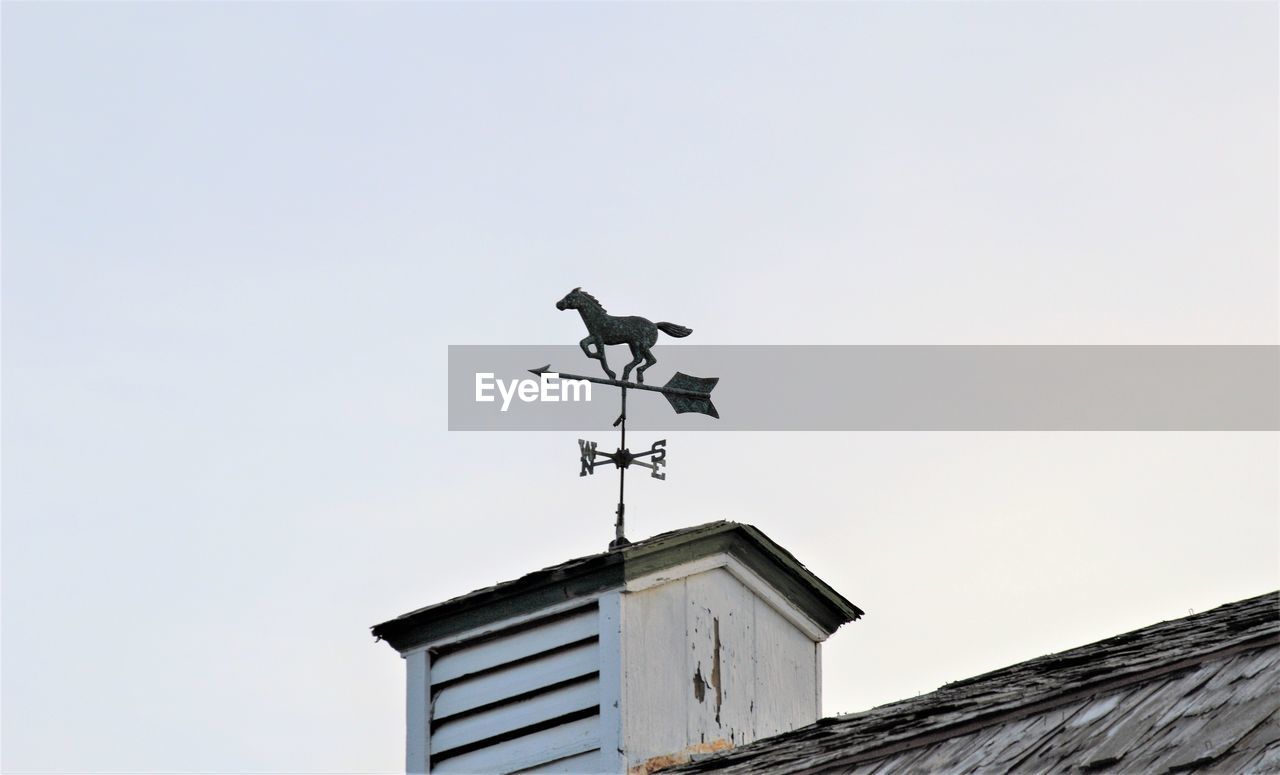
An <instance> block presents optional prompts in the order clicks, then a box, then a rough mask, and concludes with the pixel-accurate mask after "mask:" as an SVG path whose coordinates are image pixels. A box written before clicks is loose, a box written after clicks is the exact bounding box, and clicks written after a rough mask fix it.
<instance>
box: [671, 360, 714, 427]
mask: <svg viewBox="0 0 1280 775" xmlns="http://www.w3.org/2000/svg"><path fill="white" fill-rule="evenodd" d="M718 382H720V378H719V377H692V376H689V375H688V374H683V373H681V372H678V371H677V372H676V373H675V376H673V377H672V378H671V379H669V380H667V384H665V385H663V387H666V388H675V389H677V390H685V391H689V392H691V393H699V394H701V395H698V396H690V395H685V394H681V393H667V392H663V394H662V395H664V396H666V398H667V402H668V403H670V404H671V408H672V409H674V410H676V414H685V413H686V412H696V413H698V414H706V415H710V416H712V417H715V418H717V419H719V417H720V413H719V412H717V411H716V405H715V404H713V403H711V391H712V390H714V389H715V386H716V384H717V383H718Z"/></svg>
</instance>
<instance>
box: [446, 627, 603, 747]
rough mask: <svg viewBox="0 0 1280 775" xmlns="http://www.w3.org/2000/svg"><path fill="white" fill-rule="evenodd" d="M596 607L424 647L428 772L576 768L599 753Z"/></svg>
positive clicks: (598, 663)
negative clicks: (427, 659) (428, 695)
mask: <svg viewBox="0 0 1280 775" xmlns="http://www.w3.org/2000/svg"><path fill="white" fill-rule="evenodd" d="M599 633H600V617H599V611H598V607H597V605H596V603H594V602H593V603H591V604H589V605H586V606H583V607H580V608H575V609H573V610H571V611H566V612H563V613H559V614H556V615H554V616H548V617H543V618H539V619H536V620H533V621H530V622H525V623H523V624H520V625H516V626H513V627H509V628H506V629H503V630H499V631H497V632H494V633H490V634H486V635H484V636H482V637H478V638H473V639H470V640H465V641H462V642H459V643H454V644H449V645H448V646H443V647H439V648H436V649H433V650H432V651H431V668H430V671H431V672H430V681H431V715H430V730H431V738H430V739H431V742H430V745H431V771H432V772H517V771H523V770H530V769H541V768H543V767H544V766H547V767H548V768H549V769H552V770H557V771H568V770H578V771H582V770H581V769H580V768H582V767H587V768H588V769H589V768H590V766H591V765H592V764H593V763H594V762H595V760H596V756H597V754H595V753H593V752H596V751H598V749H599V748H600V637H599Z"/></svg>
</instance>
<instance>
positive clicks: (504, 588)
mask: <svg viewBox="0 0 1280 775" xmlns="http://www.w3.org/2000/svg"><path fill="white" fill-rule="evenodd" d="M861 615H862V611H861V610H859V609H858V607H857V606H855V605H853V604H852V603H850V602H849V601H848V600H846V599H845V598H844V597H842V596H841V595H840V594H839V593H837V592H836V591H835V590H833V589H832V588H831V587H829V586H827V585H826V584H825V583H824V582H823V581H822V580H820V579H819V578H818V577H817V576H814V575H813V574H812V573H810V572H809V571H808V570H807V569H806V568H805V567H804V566H803V565H801V564H800V563H799V562H798V561H797V560H796V559H795V558H794V557H792V556H791V555H790V554H789V553H788V552H787V551H786V550H784V549H782V548H781V547H780V546H778V545H777V544H775V543H774V542H773V541H771V540H770V539H769V538H768V537H766V536H765V535H764V534H763V533H761V532H760V531H759V530H756V529H755V528H754V527H751V526H750V525H742V524H738V523H733V522H714V523H710V524H707V525H700V526H698V527H694V528H688V529H685V530H679V531H675V532H672V533H665V534H663V535H659V536H655V537H653V538H650V539H647V540H645V541H641V542H638V543H634V544H630V545H628V546H624V547H622V548H620V549H615V550H612V551H609V552H606V553H603V554H598V555H593V556H590V557H584V558H581V559H577V560H571V561H569V562H566V563H564V564H561V565H557V566H555V567H552V568H547V569H544V570H540V571H536V572H534V573H530V574H528V575H527V576H524V577H522V578H520V579H517V580H516V581H511V582H505V583H502V584H498V585H496V586H494V587H489V588H487V589H482V590H477V591H475V592H471V593H469V594H467V595H463V596H462V597H458V598H454V599H453V600H449V601H446V602H444V603H440V604H437V605H433V606H429V607H427V608H422V609H419V610H417V611H414V612H412V613H408V614H405V615H404V616H400V617H398V618H396V619H392V620H391V621H388V622H384V623H382V624H379V625H376V626H375V627H374V628H373V633H374V635H375V636H377V637H378V638H380V639H383V640H386V641H387V642H388V643H390V644H391V645H392V646H393V647H394V648H395V649H396V650H397V651H399V652H400V654H401V656H403V657H404V659H405V662H406V667H407V669H406V679H407V680H406V684H407V685H406V697H407V705H406V714H405V716H406V746H405V751H406V755H405V769H406V771H408V772H413V773H419V772H432V773H437V772H438V773H450V772H457V773H479V772H484V773H499V772H502V773H505V772H580V773H608V772H612V773H624V772H626V773H647V772H652V771H654V770H656V769H659V768H661V767H665V766H670V765H672V764H676V763H679V762H683V761H687V760H689V759H690V758H691V757H693V756H696V755H697V754H699V753H707V752H711V751H718V750H723V749H725V748H730V747H733V746H736V745H741V744H743V743H747V742H751V741H752V740H756V739H758V738H761V737H767V736H769V735H774V734H778V733H780V732H786V731H788V730H791V729H795V728H797V727H801V726H804V725H806V724H811V723H813V722H814V721H816V720H817V719H818V718H819V717H820V716H821V714H822V707H821V705H822V701H821V689H822V680H821V665H822V660H821V648H822V646H821V644H822V641H824V640H825V639H826V638H827V636H828V635H830V634H831V633H832V632H833V631H835V629H836V628H837V627H839V626H840V625H841V624H844V623H845V622H848V621H852V620H854V619H857V618H858V617H859V616H861Z"/></svg>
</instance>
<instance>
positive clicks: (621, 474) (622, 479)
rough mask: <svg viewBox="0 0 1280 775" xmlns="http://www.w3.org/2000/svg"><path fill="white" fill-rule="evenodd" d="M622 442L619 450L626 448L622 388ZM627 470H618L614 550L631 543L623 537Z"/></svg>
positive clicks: (625, 413)
mask: <svg viewBox="0 0 1280 775" xmlns="http://www.w3.org/2000/svg"><path fill="white" fill-rule="evenodd" d="M621 419H622V423H621V425H622V441H621V443H620V444H619V447H620V448H621V449H626V448H627V389H626V388H625V387H624V388H622V415H621ZM626 484H627V469H626V467H625V466H623V467H620V468H619V469H618V521H617V522H616V523H615V524H614V539H613V541H612V542H611V543H610V544H609V548H611V549H614V548H617V547H619V546H626V545H627V544H629V543H631V542H630V541H628V540H627V537H626V535H624V529H625V514H626V510H627V506H626V503H625V499H624V497H623V495H624V494H625V492H626Z"/></svg>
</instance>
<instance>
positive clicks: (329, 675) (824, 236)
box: [0, 2, 1280, 772]
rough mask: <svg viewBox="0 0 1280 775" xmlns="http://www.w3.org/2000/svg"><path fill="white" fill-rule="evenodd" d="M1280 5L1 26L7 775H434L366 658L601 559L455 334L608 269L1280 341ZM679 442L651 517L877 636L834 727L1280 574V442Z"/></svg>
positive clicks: (618, 289) (394, 9)
mask: <svg viewBox="0 0 1280 775" xmlns="http://www.w3.org/2000/svg"><path fill="white" fill-rule="evenodd" d="M1278 22H1280V20H1278V13H1277V4H1276V3H1274V2H1271V3H1248V4H1246V3H1224V2H1214V3H1192V2H1184V3H1176V4H1160V3H1103V2H1096V3H1080V4H1066V5H1063V4H1039V3H990V4H963V3H955V4H935V3H930V4H869V3H868V4H856V3H823V4H783V3H772V4H735V3H714V4H711V3H708V4H674V3H666V4H644V3H626V4H621V3H595V4H575V3H527V4H500V3H486V4H425V3H423V4H411V3H398V4H354V3H323V4H321V3H315V4H299V3H271V4H267V3H234V4H233V3H218V4H212V3H199V4H197V3H176V2H175V3H163V4H162V3H146V4H132V5H125V4H107V3H101V4H92V5H81V4H73V3H50V4H36V3H15V2H6V3H4V4H3V84H2V85H3V105H2V107H3V194H4V196H3V254H4V255H3V258H4V264H3V271H4V274H3V281H4V282H3V324H4V328H3V354H4V362H3V393H4V395H3V398H4V402H3V445H4V452H5V455H4V460H3V484H4V487H3V536H2V537H3V601H2V602H3V643H2V646H3V696H2V699H3V728H2V730H0V731H2V732H3V754H2V755H3V760H2V762H0V764H2V766H3V769H4V770H5V771H6V772H21V771H37V772H58V771H89V772H99V771H112V772H153V771H169V772H174V771H180V772H185V771H201V772H214V771H216V772H263V771H272V772H277V771H278V772H316V771H324V772H337V771H342V772H346V771H392V770H397V769H400V768H402V766H403V739H404V728H403V714H404V698H403V692H404V685H403V663H402V662H401V660H400V659H399V657H398V656H397V655H396V654H395V653H394V651H392V650H391V649H390V648H389V647H387V646H386V645H385V644H376V643H374V642H373V640H372V638H371V637H370V636H369V633H368V629H367V628H368V626H369V625H371V624H374V623H376V622H379V621H382V620H384V619H387V618H390V617H392V616H395V615H398V614H400V613H403V612H404V611H407V610H410V609H413V608H417V607H419V606H422V605H426V604H429V603H433V602H437V601H439V600H442V599H445V598H447V597H450V596H453V595H456V594H459V593H462V592H466V591H468V590H470V589H474V588H476V587H480V586H485V585H488V584H491V583H494V582H496V581H500V580H504V579H509V578H515V577H517V576H519V575H521V574H522V573H524V572H527V571H529V570H533V569H536V568H540V567H543V566H546V565H550V564H553V563H556V562H559V561H562V560H565V559H568V558H570V557H574V556H578V555H583V554H589V553H592V552H595V551H599V550H601V549H603V548H604V546H605V544H606V543H607V541H608V540H609V538H610V537H611V533H612V508H613V491H612V488H611V486H610V485H609V484H606V483H605V482H601V481H596V480H587V481H580V480H579V478H578V477H577V475H576V473H577V470H576V467H575V466H576V456H577V453H576V448H575V446H574V442H573V438H574V434H560V433H487V434H479V433H473V434H467V433H450V432H448V431H447V430H446V418H445V409H446V406H445V395H444V384H445V368H446V347H447V346H448V345H450V344H572V343H574V342H576V341H577V340H578V339H579V338H581V336H582V332H581V323H580V322H579V321H578V320H577V319H576V317H574V316H572V315H569V314H565V313H559V312H557V311H556V310H555V308H554V303H555V301H556V300H557V299H559V298H560V297H562V296H563V295H564V294H565V292H566V291H568V290H569V289H570V288H572V287H574V286H579V285H580V286H583V287H584V288H586V289H588V290H590V291H591V292H592V293H594V294H595V295H597V296H598V297H600V298H601V300H602V301H604V302H605V304H606V306H608V307H609V309H610V311H612V312H618V313H622V314H642V315H645V314H652V315H653V316H655V317H664V318H665V319H674V320H678V321H679V322H681V323H683V324H685V325H688V326H690V327H691V328H693V329H694V332H695V333H694V336H693V337H691V338H690V339H689V340H687V341H689V342H690V343H698V344H899V343H915V344H1005V343H1014V344H1067V343H1070V344H1272V345H1274V344H1277V343H1280V334H1278V331H1277V328H1278V325H1280V323H1278V319H1277V310H1278V304H1277V298H1278V295H1280V285H1278V279H1277V277H1278V271H1277V265H1278V263H1280V261H1278V257H1277V251H1278V243H1277V140H1276V137H1277V93H1278V78H1277V61H1278V46H1277V37H1278V33H1277V30H1278V29H1280V26H1278ZM585 364H586V361H585V360H584V361H583V362H582V364H574V365H585ZM531 365H535V364H531ZM815 376H820V375H815ZM601 435H602V437H603V436H604V435H606V432H605V430H604V429H602V433H601ZM668 438H669V439H670V441H669V448H670V450H671V451H670V453H669V457H668V460H669V469H668V478H667V481H665V482H662V483H657V482H647V481H646V482H644V483H643V485H637V486H636V487H634V488H633V487H628V490H629V495H630V497H629V499H628V523H629V533H630V534H631V535H632V536H633V537H642V536H646V535H650V534H653V533H657V532H661V531H663V530H668V529H672V528H676V527H681V526H687V525H690V524H696V523H701V522H705V521H709V520H713V519H720V518H727V519H734V520H738V521H743V522H749V523H752V524H755V525H757V526H758V527H760V528H761V529H762V530H764V531H765V532H766V533H767V534H768V535H770V536H771V537H772V538H774V539H775V540H776V541H778V542H779V543H781V544H782V545H783V546H785V547H786V548H788V549H789V550H791V551H792V552H793V553H794V554H795V555H796V556H797V557H799V558H800V559H801V560H802V561H803V562H805V563H806V564H808V565H809V567H810V568H811V569H813V570H814V571H815V572H816V573H817V574H818V575H819V576H821V577H822V578H824V579H825V580H826V581H828V582H829V583H831V584H832V585H833V586H834V587H836V588H837V589H838V590H840V591H841V592H842V593H844V594H845V595H846V596H847V597H848V598H850V599H851V600H852V601H853V602H855V603H856V604H858V605H859V606H860V607H862V608H864V609H865V610H866V611H867V616H866V618H865V619H863V620H862V621H859V622H856V623H854V624H851V625H848V626H846V627H845V628H843V629H841V630H840V631H839V632H837V633H836V634H835V635H834V636H833V637H832V638H831V640H830V641H829V642H828V645H827V647H826V650H825V652H824V661H823V675H824V682H825V684H824V700H825V703H824V704H825V711H826V712H827V713H829V714H830V713H837V712H849V711H854V710H859V709H864V708H867V707H870V706H873V705H876V704H880V703H883V702H887V701H891V700H894V699H899V698H902V697H906V696H911V695H914V694H915V693H917V692H921V691H929V690H932V689H934V688H936V687H937V686H939V685H940V684H942V683H943V682H946V681H952V680H957V679H960V678H964V677H968V676H971V675H974V674H977V673H981V672H984V671H986V670H990V669H994V668H997V667H1001V666H1004V665H1007V664H1010V663H1013V662H1017V661H1021V660H1023V659H1028V658H1031V657H1035V656H1038V655H1040V654H1044V653H1047V652H1050V651H1054V650H1060V649H1063V648H1068V647H1071V646H1075V645H1079V644H1082V643H1085V642H1088V641H1091V640H1095V639H1098V638H1102V637H1106V636H1109V635H1113V634H1116V633H1119V632H1122V631H1124V630H1128V629H1132V628H1136V627H1140V626H1144V625H1147V624H1150V623H1152V622H1154V621H1158V620H1160V619H1167V618H1175V617H1178V616H1183V615H1186V614H1187V613H1188V612H1189V611H1191V610H1196V611H1200V610H1204V609H1207V608H1210V607H1212V606H1214V605H1217V604H1220V603H1224V602H1228V601H1231V600H1235V599H1239V598H1243V597H1247V596H1250V595H1254V594H1258V593H1261V592H1264V591H1267V590H1271V589H1275V588H1277V587H1278V586H1280V527H1278V524H1280V492H1278V485H1280V475H1278V474H1277V470H1280V454H1278V452H1277V436H1276V434H1275V433H1263V432H1256V433H1031V432H1022V433H808V434H799V433H794V434H791V433H757V434H751V433H720V434H718V433H688V434H674V433H673V434H668Z"/></svg>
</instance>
